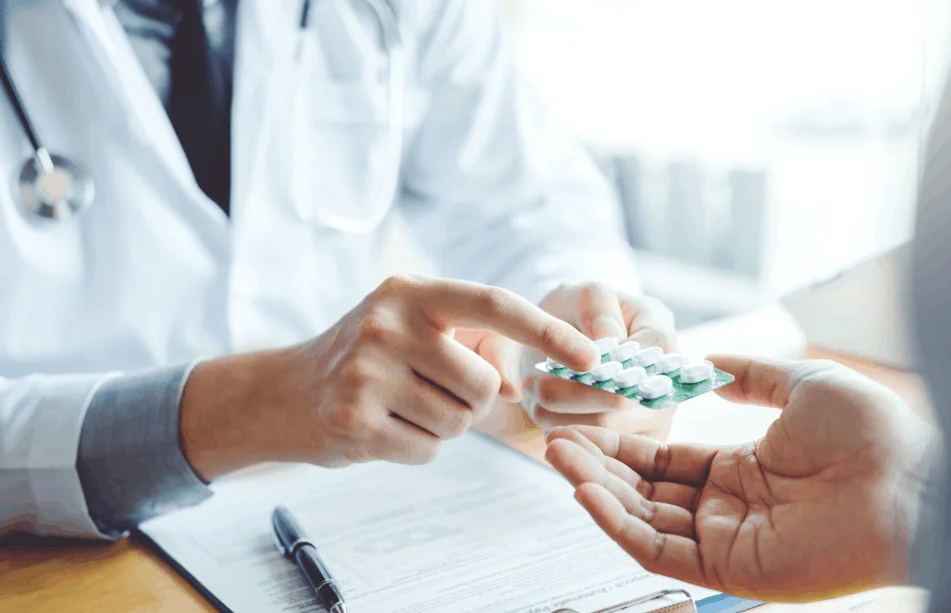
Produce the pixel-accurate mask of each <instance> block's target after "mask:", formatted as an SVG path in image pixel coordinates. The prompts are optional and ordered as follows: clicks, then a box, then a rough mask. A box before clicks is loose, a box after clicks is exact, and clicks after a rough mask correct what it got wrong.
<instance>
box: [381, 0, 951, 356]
mask: <svg viewBox="0 0 951 613" xmlns="http://www.w3.org/2000/svg"><path fill="white" fill-rule="evenodd" d="M949 4H951V3H947V2H942V1H940V0H872V1H868V0H796V1H795V2H793V1H788V0H769V1H763V0H715V1H711V0H667V1H665V2H648V1H642V0H509V1H508V2H507V5H508V7H509V9H510V14H511V18H512V22H513V25H514V28H515V31H516V33H517V41H518V49H519V56H520V62H521V67H522V70H523V72H524V76H525V78H526V79H527V80H528V82H529V83H530V84H531V85H532V87H533V88H534V89H535V91H537V92H538V93H539V94H540V96H541V99H542V101H543V103H544V104H545V105H546V107H547V110H548V111H550V112H551V113H552V114H553V115H554V116H555V117H556V118H557V120H558V121H560V122H561V123H562V124H563V125H564V126H565V128H566V129H567V130H569V131H570V132H571V133H572V135H573V136H574V137H575V138H576V139H577V140H578V141H580V142H581V143H582V144H583V145H584V146H585V147H587V149H588V150H589V151H590V152H591V153H592V155H593V156H595V158H596V159H597V161H598V163H599V165H600V166H601V168H602V169H603V171H604V172H605V174H606V175H607V176H608V177H609V179H610V181H611V183H612V185H614V187H615V188H616V191H617V197H618V203H619V206H620V209H621V213H622V215H623V218H624V220H625V226H626V230H627V235H628V238H629V240H630V243H631V245H632V246H633V248H634V249H635V250H636V251H637V255H638V263H639V267H640V271H641V275H642V280H643V284H644V288H645V291H646V292H647V293H650V294H653V295H656V296H658V297H659V298H661V299H662V300H664V301H665V302H667V303H668V304H669V305H670V306H671V307H672V308H673V309H674V311H675V313H676V315H677V317H678V321H679V323H680V325H681V326H690V325H693V324H697V323H701V322H707V321H711V320H715V319H717V318H722V317H726V316H730V315H734V314H737V313H743V312H747V311H751V310H755V309H758V308H762V307H764V306H766V305H770V304H775V303H777V302H778V301H780V300H781V299H784V298H786V297H788V296H790V295H793V296H795V295H797V292H802V291H803V290H804V288H811V287H814V286H815V285H816V284H819V283H823V282H826V281H828V280H829V279H834V278H835V277H836V276H837V275H839V274H840V273H842V272H843V271H846V270H850V269H851V268H852V267H854V266H856V265H859V264H861V263H863V262H870V261H872V262H874V261H876V258H878V256H880V255H881V254H884V253H887V252H890V251H892V250H893V249H894V248H896V247H898V246H900V245H902V244H903V243H905V242H906V241H907V240H908V238H909V236H910V233H911V229H912V226H913V219H914V182H915V177H916V173H917V160H918V156H919V155H920V148H921V146H922V145H923V140H924V134H925V131H926V127H927V122H928V118H929V113H930V112H931V111H932V110H933V106H934V104H935V102H936V100H935V95H936V93H937V92H938V91H940V87H941V85H942V83H943V71H944V68H945V65H946V61H945V60H946V58H947V57H948V55H949V51H951V49H949V46H948V45H947V40H948V37H949V36H951V29H949V27H948V24H949V16H951V10H949V8H948V5H949ZM394 245H395V249H396V251H397V252H398V253H400V254H409V255H407V256H406V257H396V258H394V259H392V260H391V267H392V268H393V269H394V270H397V269H405V268H407V267H409V268H414V269H419V268H424V269H425V263H420V262H418V261H415V260H414V259H413V257H414V256H413V255H412V248H411V247H406V245H405V237H404V236H403V234H402V231H401V229H400V227H399V226H398V225H397V227H396V229H395V231H394ZM899 251H900V250H899ZM897 265H898V266H900V263H899V264H897ZM899 276H900V275H899ZM870 278H871V281H866V282H865V283H863V284H859V286H858V288H857V289H855V288H853V290H852V291H860V292H861V291H866V290H868V287H867V285H868V284H869V283H871V285H875V275H874V274H873V275H872V276H871V277H870ZM853 285H854V284H853ZM896 292H897V290H884V291H883V293H884V294H886V295H887V294H890V293H891V294H895V293H896ZM890 308H891V307H890ZM826 325H827V326H828V325H833V327H834V324H829V322H826ZM878 357H880V356H878ZM898 361H901V360H898Z"/></svg>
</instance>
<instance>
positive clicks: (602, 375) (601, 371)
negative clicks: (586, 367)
mask: <svg viewBox="0 0 951 613" xmlns="http://www.w3.org/2000/svg"><path fill="white" fill-rule="evenodd" d="M622 370H624V365H623V364H621V363H620V362H605V363H604V364H602V365H601V366H598V367H597V368H595V369H594V370H592V371H591V378H592V379H594V380H595V381H597V382H601V381H610V380H611V379H613V378H614V377H615V375H617V374H618V373H619V372H621V371H622Z"/></svg>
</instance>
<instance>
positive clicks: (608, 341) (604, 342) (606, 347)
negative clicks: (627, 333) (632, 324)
mask: <svg viewBox="0 0 951 613" xmlns="http://www.w3.org/2000/svg"><path fill="white" fill-rule="evenodd" d="M618 342H619V341H618V339H617V337H614V336H605V337H604V338H599V339H598V340H596V341H594V344H595V345H597V346H598V350H599V351H600V352H601V355H604V354H605V353H611V352H612V351H614V348H615V347H617V344H618Z"/></svg>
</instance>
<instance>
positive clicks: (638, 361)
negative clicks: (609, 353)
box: [631, 347, 664, 368]
mask: <svg viewBox="0 0 951 613" xmlns="http://www.w3.org/2000/svg"><path fill="white" fill-rule="evenodd" d="M663 355H664V350H663V349H661V348H660V347H648V348H647V349H641V350H640V351H638V352H637V353H635V354H634V356H633V357H632V358H631V360H633V361H634V366H643V367H644V368H647V367H648V366H653V365H654V364H656V363H657V360H659V359H660V358H661V356H663Z"/></svg>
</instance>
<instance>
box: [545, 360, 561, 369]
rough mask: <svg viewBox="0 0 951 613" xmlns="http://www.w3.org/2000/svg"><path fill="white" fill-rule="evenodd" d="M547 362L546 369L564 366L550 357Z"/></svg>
mask: <svg viewBox="0 0 951 613" xmlns="http://www.w3.org/2000/svg"><path fill="white" fill-rule="evenodd" d="M547 362H548V369H549V370H552V369H555V368H564V367H565V365H564V364H559V363H558V362H556V361H555V360H553V359H551V358H548V360H547Z"/></svg>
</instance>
